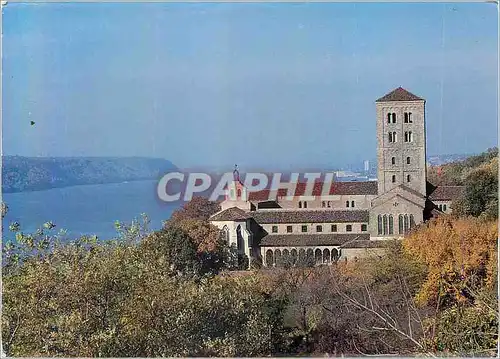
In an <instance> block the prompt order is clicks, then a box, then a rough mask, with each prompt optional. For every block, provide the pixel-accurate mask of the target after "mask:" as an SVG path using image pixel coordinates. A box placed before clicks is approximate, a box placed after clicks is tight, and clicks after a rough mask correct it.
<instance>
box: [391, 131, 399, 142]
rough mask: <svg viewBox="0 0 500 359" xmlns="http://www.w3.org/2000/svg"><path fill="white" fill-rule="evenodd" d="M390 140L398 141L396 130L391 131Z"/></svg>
mask: <svg viewBox="0 0 500 359" xmlns="http://www.w3.org/2000/svg"><path fill="white" fill-rule="evenodd" d="M392 141H393V142H398V135H397V133H396V132H393V133H392Z"/></svg>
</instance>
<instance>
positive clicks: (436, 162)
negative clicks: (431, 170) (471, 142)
mask: <svg viewBox="0 0 500 359" xmlns="http://www.w3.org/2000/svg"><path fill="white" fill-rule="evenodd" d="M472 156H473V155H472V154H454V155H436V156H427V162H428V163H429V164H430V165H431V166H440V165H444V164H447V163H452V162H457V161H463V160H465V159H467V158H469V157H472Z"/></svg>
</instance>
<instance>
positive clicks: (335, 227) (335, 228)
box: [332, 224, 337, 232]
mask: <svg viewBox="0 0 500 359" xmlns="http://www.w3.org/2000/svg"><path fill="white" fill-rule="evenodd" d="M332 232H337V225H336V224H332Z"/></svg>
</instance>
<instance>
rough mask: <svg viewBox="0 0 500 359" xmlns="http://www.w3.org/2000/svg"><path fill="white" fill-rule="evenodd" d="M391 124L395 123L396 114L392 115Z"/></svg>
mask: <svg viewBox="0 0 500 359" xmlns="http://www.w3.org/2000/svg"><path fill="white" fill-rule="evenodd" d="M392 123H396V114H395V113H394V112H393V113H392Z"/></svg>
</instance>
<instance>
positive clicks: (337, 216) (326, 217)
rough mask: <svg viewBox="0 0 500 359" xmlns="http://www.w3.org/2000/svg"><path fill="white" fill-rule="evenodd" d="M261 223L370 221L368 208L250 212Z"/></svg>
mask: <svg viewBox="0 0 500 359" xmlns="http://www.w3.org/2000/svg"><path fill="white" fill-rule="evenodd" d="M249 214H250V215H251V217H252V218H253V219H254V220H255V221H256V222H257V223H259V224H262V223H368V220H369V217H370V215H369V212H368V211H367V210H359V209H358V210H342V211H335V210H304V209H299V210H293V211H288V210H275V211H273V210H271V211H266V210H263V211H255V212H250V213H249Z"/></svg>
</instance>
